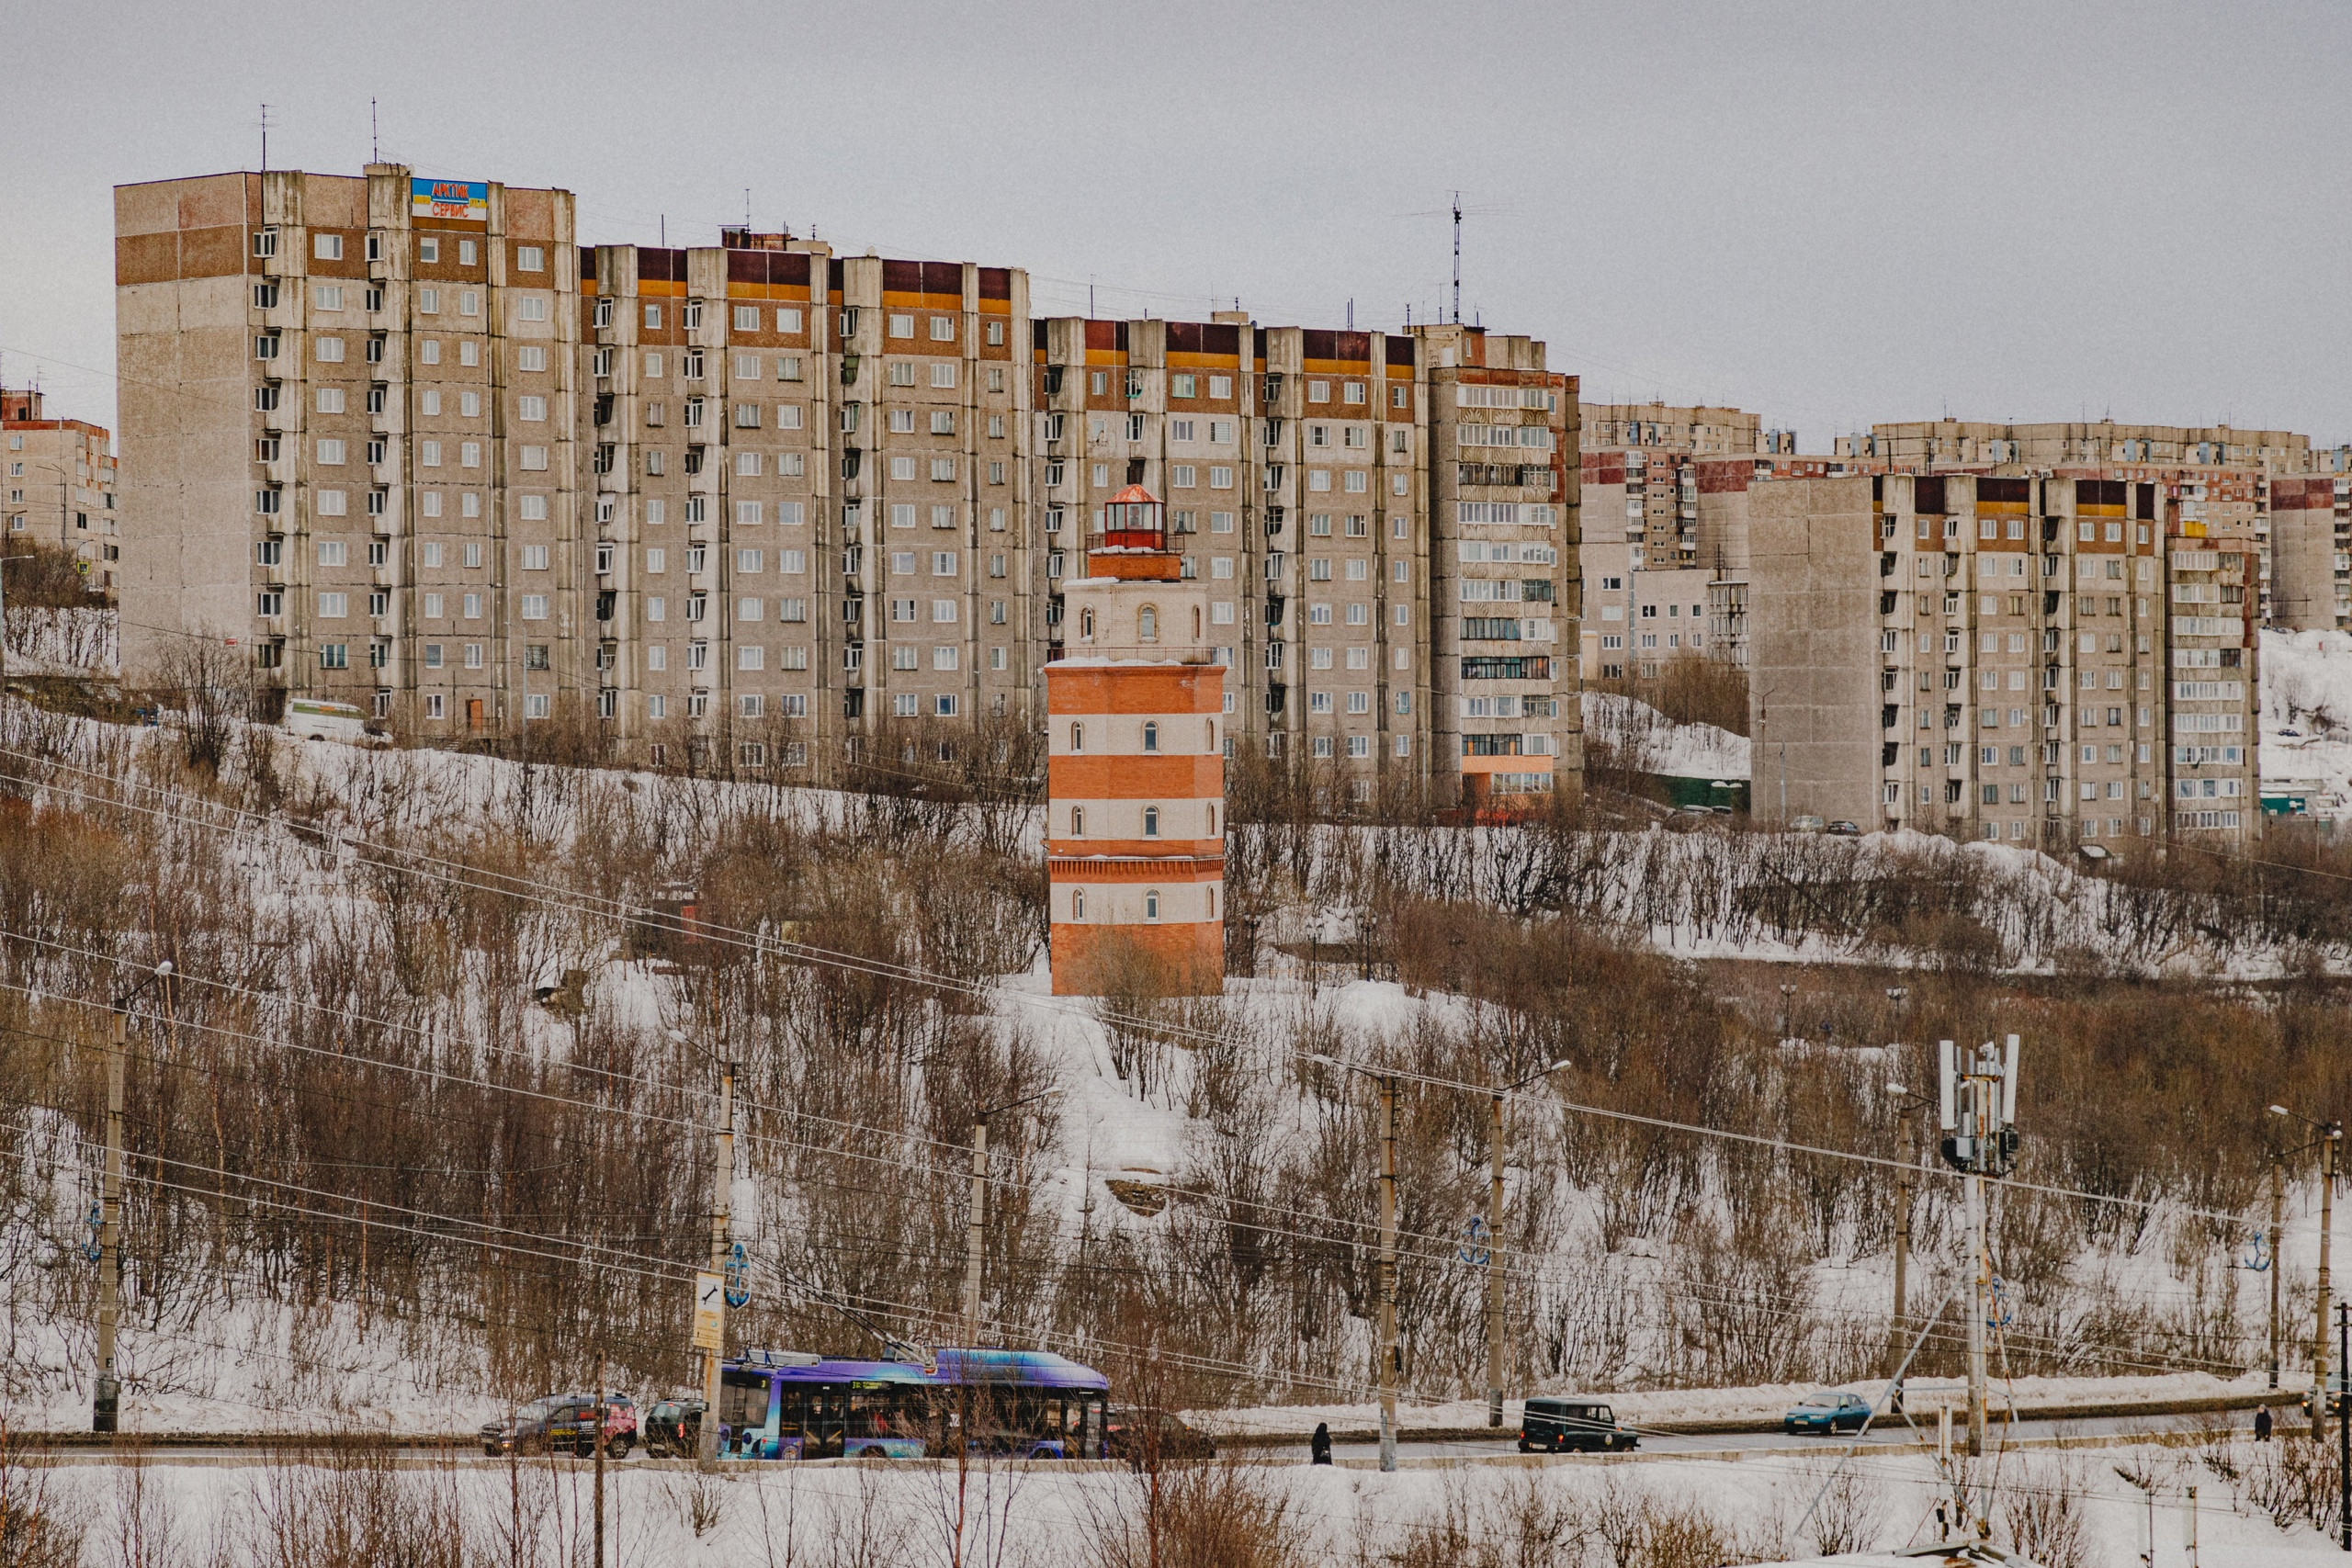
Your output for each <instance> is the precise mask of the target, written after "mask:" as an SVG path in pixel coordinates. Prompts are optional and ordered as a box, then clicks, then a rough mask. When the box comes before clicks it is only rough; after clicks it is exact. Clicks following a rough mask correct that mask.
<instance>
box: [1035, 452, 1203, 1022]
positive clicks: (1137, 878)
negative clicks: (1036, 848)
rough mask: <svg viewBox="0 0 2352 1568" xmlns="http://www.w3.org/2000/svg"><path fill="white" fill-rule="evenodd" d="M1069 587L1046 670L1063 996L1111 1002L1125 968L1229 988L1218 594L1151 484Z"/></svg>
mask: <svg viewBox="0 0 2352 1568" xmlns="http://www.w3.org/2000/svg"><path fill="white" fill-rule="evenodd" d="M1103 519H1104V520H1103V527H1101V528H1100V529H1098V530H1095V532H1094V534H1093V536H1092V539H1091V544H1090V547H1089V548H1088V550H1087V552H1086V554H1085V556H1084V557H1083V561H1084V565H1083V567H1082V568H1081V570H1080V571H1079V572H1077V573H1075V574H1071V575H1069V576H1066V577H1065V578H1064V579H1063V584H1062V587H1063V592H1062V603H1063V607H1064V612H1065V615H1066V616H1067V619H1066V621H1065V622H1064V630H1065V636H1064V638H1063V641H1062V644H1061V651H1060V654H1059V656H1058V657H1057V659H1055V660H1054V661H1053V662H1052V663H1050V664H1048V665H1046V708H1047V713H1048V718H1047V731H1046V753H1047V761H1046V770H1047V800H1046V872H1047V877H1048V880H1049V881H1050V882H1051V884H1052V886H1051V888H1050V890H1049V901H1050V905H1051V916H1050V923H1051V930H1052V962H1053V971H1054V990H1055V993H1056V994H1057V995H1064V996H1068V995H1082V996H1083V995H1097V994H1100V993H1101V992H1103V990H1105V989H1106V988H1110V987H1113V986H1114V985H1116V984H1118V978H1119V976H1118V973H1117V971H1118V969H1119V967H1120V966H1121V965H1122V964H1130V963H1134V962H1137V961H1140V962H1143V963H1147V964H1150V965H1152V966H1154V967H1156V968H1157V969H1158V970H1159V971H1160V973H1159V975H1157V976H1153V977H1152V987H1153V988H1155V989H1159V988H1169V987H1172V988H1173V989H1174V990H1175V991H1177V992H1179V993H1182V994H1191V995H1209V996H1214V995H1216V994H1217V993H1218V992H1220V991H1222V990H1223V989H1224V975H1225V939H1224V931H1225V925H1224V921H1225V911H1224V908H1223V902H1222V900H1223V893H1224V886H1225V883H1224V875H1225V839H1224V833H1225V823H1224V815H1225V811H1224V807H1225V735H1226V731H1227V728H1228V725H1229V722H1230V721H1229V720H1227V718H1226V716H1225V682H1224V680H1223V675H1224V670H1223V667H1222V662H1221V655H1222V649H1220V648H1219V647H1218V646H1217V645H1216V644H1215V643H1214V642H1212V641H1211V637H1212V636H1213V635H1214V628H1213V627H1212V626H1210V624H1209V621H1208V605H1209V592H1208V586H1207V584H1205V583H1204V582H1203V581H1201V580H1200V579H1199V578H1197V577H1191V576H1187V575H1185V574H1184V571H1183V561H1184V558H1183V557H1182V556H1181V555H1179V554H1177V553H1176V552H1174V551H1172V550H1170V548H1169V547H1168V543H1169V540H1168V533H1167V526H1166V525H1167V509H1166V508H1165V507H1164V506H1163V505H1162V504H1161V502H1159V500H1158V499H1157V498H1155V497H1154V496H1153V495H1152V494H1151V493H1150V491H1147V490H1146V489H1145V488H1144V487H1143V486H1141V485H1139V484H1136V485H1129V486H1127V487H1126V488H1125V489H1124V490H1122V491H1117V492H1116V493H1114V494H1113V495H1112V496H1111V497H1110V498H1108V500H1106V502H1104V504H1103Z"/></svg>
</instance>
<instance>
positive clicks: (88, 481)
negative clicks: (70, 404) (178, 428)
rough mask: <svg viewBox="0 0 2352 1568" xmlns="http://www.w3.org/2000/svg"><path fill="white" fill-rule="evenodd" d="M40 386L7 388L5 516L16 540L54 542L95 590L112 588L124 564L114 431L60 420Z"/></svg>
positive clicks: (1, 428)
mask: <svg viewBox="0 0 2352 1568" xmlns="http://www.w3.org/2000/svg"><path fill="white" fill-rule="evenodd" d="M45 404H46V400H45V399H44V398H43V396H42V395H41V392H40V389H38V388H5V387H0V478H5V479H6V485H5V487H0V502H6V505H5V506H0V515H5V516H6V519H7V522H6V525H5V531H6V536H7V538H8V539H9V540H11V541H15V540H25V539H33V540H39V541H40V542H41V543H42V544H51V543H54V544H55V545H56V546H57V547H59V548H60V549H62V550H65V551H67V552H68V553H69V554H71V555H73V556H74V558H75V559H77V560H79V561H81V562H83V563H84V564H83V570H84V573H85V576H86V577H87V579H88V581H89V583H90V586H91V587H93V588H112V587H114V586H115V578H116V573H117V570H118V567H119V560H120V558H121V554H122V551H121V537H120V535H119V530H118V524H119V519H120V517H121V513H119V511H118V510H117V509H116V506H115V479H116V474H115V455H114V440H113V437H111V436H110V435H109V434H107V430H106V427H105V426H103V425H96V424H92V423H88V422H87V421H85V420H79V419H52V418H51V417H50V416H49V414H48V412H46V408H45Z"/></svg>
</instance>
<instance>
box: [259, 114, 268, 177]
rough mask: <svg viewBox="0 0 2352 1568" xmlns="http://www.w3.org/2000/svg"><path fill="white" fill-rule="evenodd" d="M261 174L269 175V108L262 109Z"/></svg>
mask: <svg viewBox="0 0 2352 1568" xmlns="http://www.w3.org/2000/svg"><path fill="white" fill-rule="evenodd" d="M261 172H262V173H263V174H265V175H266V174H267V173H269V106H268V105H267V104H264V105H262V107H261Z"/></svg>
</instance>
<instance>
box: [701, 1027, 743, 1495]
mask: <svg viewBox="0 0 2352 1568" xmlns="http://www.w3.org/2000/svg"><path fill="white" fill-rule="evenodd" d="M734 1188H735V1064H734V1063H732V1062H722V1063H720V1064H719V1069H718V1158H717V1159H715V1160H714V1161H712V1162H711V1168H710V1271H711V1272H712V1273H714V1274H718V1275H720V1276H722V1277H723V1276H724V1275H725V1274H726V1272H727V1263H728V1249H729V1241H728V1232H729V1229H730V1228H731V1225H730V1224H729V1221H730V1217H731V1216H730V1215H729V1213H728V1208H729V1204H730V1203H731V1202H732V1201H733V1196H734ZM718 1323H719V1331H718V1348H717V1349H711V1350H706V1351H704V1352H703V1361H702V1428H701V1430H700V1432H699V1433H698V1434H697V1439H698V1440H697V1442H696V1444H695V1448H696V1450H697V1457H698V1458H700V1459H701V1460H702V1461H703V1462H704V1463H706V1464H708V1463H713V1462H715V1461H717V1460H718V1368H719V1362H720V1361H721V1360H722V1359H724V1358H725V1356H726V1353H727V1352H726V1345H727V1294H726V1292H724V1291H721V1292H719V1296H718Z"/></svg>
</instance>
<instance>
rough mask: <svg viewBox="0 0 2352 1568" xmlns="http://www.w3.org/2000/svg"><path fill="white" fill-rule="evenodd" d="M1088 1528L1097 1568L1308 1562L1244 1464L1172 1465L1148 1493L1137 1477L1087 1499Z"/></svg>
mask: <svg viewBox="0 0 2352 1568" xmlns="http://www.w3.org/2000/svg"><path fill="white" fill-rule="evenodd" d="M1087 1529H1088V1535H1089V1541H1088V1547H1089V1560H1090V1561H1091V1562H1092V1563H1094V1564H1095V1565H1097V1568H1154V1565H1156V1568H1294V1565H1297V1568H1304V1565H1305V1564H1306V1563H1307V1562H1310V1561H1311V1558H1310V1557H1309V1555H1308V1540H1307V1535H1306V1529H1304V1527H1303V1526H1302V1525H1301V1523H1300V1522H1299V1521H1298V1519H1296V1518H1295V1517H1293V1514H1292V1511H1291V1506H1290V1503H1289V1501H1288V1499H1286V1498H1284V1497H1283V1496H1282V1495H1280V1493H1279V1489H1278V1488H1277V1487H1276V1486H1274V1485H1273V1484H1272V1481H1271V1479H1270V1477H1269V1476H1268V1474H1267V1472H1265V1470H1264V1469H1263V1467H1261V1466H1259V1465H1255V1464H1251V1463H1250V1462H1248V1461H1236V1460H1219V1461H1215V1462H1213V1463H1208V1464H1191V1465H1181V1466H1170V1467H1169V1468H1167V1469H1165V1470H1162V1471H1161V1472H1159V1475H1158V1477H1157V1486H1156V1488H1154V1489H1153V1490H1152V1491H1151V1492H1150V1493H1148V1492H1147V1482H1146V1478H1145V1477H1143V1476H1141V1475H1137V1476H1135V1477H1133V1478H1131V1479H1128V1480H1127V1481H1126V1482H1125V1483H1124V1484H1122V1485H1120V1486H1118V1487H1116V1488H1115V1489H1113V1490H1111V1491H1110V1492H1108V1493H1107V1494H1106V1495H1091V1496H1090V1498H1089V1517H1088V1520H1087ZM1396 1561H1397V1562H1408V1561H1414V1560H1413V1559H1409V1558H1401V1557H1400V1558H1397V1559H1396Z"/></svg>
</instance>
